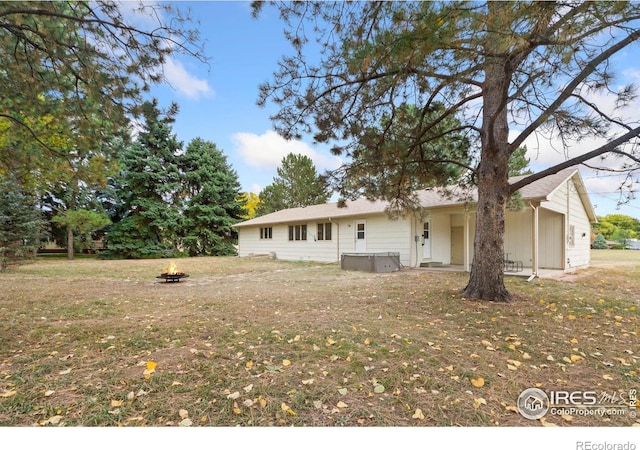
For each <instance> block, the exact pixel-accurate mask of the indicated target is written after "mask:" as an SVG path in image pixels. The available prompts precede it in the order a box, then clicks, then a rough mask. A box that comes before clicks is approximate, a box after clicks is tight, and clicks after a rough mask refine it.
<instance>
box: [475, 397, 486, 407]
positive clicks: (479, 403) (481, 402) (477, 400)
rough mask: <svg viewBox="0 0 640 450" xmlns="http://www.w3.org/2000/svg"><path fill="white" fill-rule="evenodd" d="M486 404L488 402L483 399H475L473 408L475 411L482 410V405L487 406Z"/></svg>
mask: <svg viewBox="0 0 640 450" xmlns="http://www.w3.org/2000/svg"><path fill="white" fill-rule="evenodd" d="M486 404H487V401H486V400H485V399H484V398H482V397H480V398H474V399H473V407H474V408H475V409H478V408H480V405H486Z"/></svg>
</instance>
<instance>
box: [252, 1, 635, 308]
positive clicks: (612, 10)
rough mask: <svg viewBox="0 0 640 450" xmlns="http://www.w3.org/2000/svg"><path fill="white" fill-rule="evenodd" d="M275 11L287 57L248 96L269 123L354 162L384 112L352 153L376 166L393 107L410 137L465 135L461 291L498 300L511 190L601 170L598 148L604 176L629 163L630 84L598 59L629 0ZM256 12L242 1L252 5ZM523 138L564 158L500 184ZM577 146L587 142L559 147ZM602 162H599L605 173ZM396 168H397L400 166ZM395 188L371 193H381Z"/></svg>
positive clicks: (624, 38)
mask: <svg viewBox="0 0 640 450" xmlns="http://www.w3.org/2000/svg"><path fill="white" fill-rule="evenodd" d="M275 5H276V7H277V8H278V9H279V12H280V14H281V17H282V18H283V23H284V27H285V36H286V37H288V38H289V40H290V42H291V44H292V54H291V55H285V56H284V57H283V58H282V59H281V61H280V63H279V65H278V68H277V69H276V71H275V73H274V75H273V79H272V80H271V81H268V82H266V83H264V84H263V85H262V86H261V89H260V95H259V99H258V103H259V104H266V103H267V102H274V103H275V104H276V105H278V106H279V110H278V111H277V112H276V113H275V114H274V116H273V117H272V119H273V121H274V124H275V126H276V129H277V131H278V132H279V133H281V134H282V135H284V136H285V137H289V138H292V137H301V136H302V135H306V134H309V135H313V136H314V138H315V140H316V141H317V142H322V143H332V144H333V145H334V147H333V149H334V152H335V153H337V154H342V155H344V156H345V157H346V158H345V159H346V160H347V161H352V163H353V164H357V163H358V162H359V161H358V149H359V148H360V143H361V142H362V141H363V140H364V139H365V138H366V135H367V133H368V132H370V130H371V127H372V126H375V125H376V124H383V123H385V120H386V123H387V126H384V127H379V129H378V133H379V136H378V139H377V140H372V139H369V140H368V141H367V142H368V143H369V144H371V146H370V147H368V151H367V155H366V156H367V159H371V158H377V159H379V160H380V161H386V160H388V158H386V157H385V156H386V155H387V154H388V150H389V149H388V148H387V147H385V142H387V138H390V139H391V140H392V141H393V134H394V133H395V132H397V130H399V129H401V128H402V126H403V125H402V122H401V121H402V118H403V114H402V112H403V111H405V110H406V108H407V107H408V105H415V107H416V111H417V114H418V118H420V120H416V121H413V122H411V123H412V124H413V125H414V126H413V127H412V128H413V129H412V133H411V137H412V140H413V142H415V143H416V144H420V146H422V144H426V143H429V142H432V143H433V142H436V141H438V140H440V139H442V137H443V136H447V135H453V134H454V133H461V134H463V135H465V136H466V138H467V139H468V142H469V143H470V148H469V152H468V154H467V155H465V156H464V158H463V159H462V160H460V159H458V160H457V161H456V162H457V163H458V165H460V166H461V167H462V168H464V169H465V170H463V171H461V173H460V175H461V179H460V180H459V182H461V183H462V182H466V183H469V184H472V185H475V186H477V193H478V201H477V205H476V209H475V214H476V231H477V232H476V234H475V242H474V258H475V259H474V262H473V264H472V266H471V274H470V278H469V283H468V284H467V286H466V288H465V289H464V290H463V292H462V295H464V296H465V297H468V298H480V299H485V300H496V301H506V300H508V299H509V298H510V294H509V292H508V291H507V290H506V288H505V285H504V273H503V271H502V261H503V258H504V249H503V246H504V222H505V211H506V205H507V201H508V199H509V197H510V195H511V194H512V193H513V192H515V191H517V190H518V189H520V188H521V187H523V186H526V185H527V184H529V183H531V182H533V181H535V180H537V179H540V178H543V177H545V176H547V175H550V174H553V173H557V172H558V171H560V170H562V169H564V168H567V167H572V166H575V165H576V164H580V163H588V164H589V165H591V166H597V165H603V164H602V163H603V162H604V161H603V160H602V158H601V157H602V156H603V155H611V156H612V158H613V159H615V161H613V162H615V163H616V164H615V167H614V169H615V170H621V171H627V172H628V173H633V172H634V171H635V172H637V170H638V169H639V168H640V155H638V153H637V152H638V150H637V149H638V148H639V147H638V146H637V144H638V141H637V136H638V135H639V134H640V125H639V124H638V120H637V118H633V117H625V115H624V113H625V110H624V107H625V106H626V105H628V104H629V102H630V101H631V100H633V99H634V97H635V93H636V91H635V88H634V87H633V86H632V85H627V86H622V87H618V85H617V84H616V83H615V77H614V76H613V75H614V74H613V72H612V70H613V67H614V66H613V64H612V63H611V60H612V58H613V57H615V56H617V55H619V54H620V53H621V52H622V51H624V50H625V49H626V48H628V47H629V46H631V45H634V44H635V43H636V42H637V40H638V38H639V37H640V26H638V25H639V21H640V4H638V3H634V2H572V1H565V2H530V1H517V2H492V1H489V2H466V1H464V2H463V1H447V2H286V3H285V2H279V3H275ZM263 7H264V3H262V2H254V13H255V14H256V15H259V13H260V10H261V9H262V8H263ZM596 96H598V97H599V98H600V99H604V100H602V101H597V100H598V98H597V97H596ZM607 104H610V105H614V108H613V109H611V108H607ZM438 105H442V106H441V107H439V106H438ZM534 135H538V136H539V137H540V138H548V137H553V138H556V137H558V138H560V139H561V140H562V142H563V145H564V147H565V150H566V153H567V155H568V156H567V157H566V158H565V161H563V162H560V163H559V164H556V165H554V166H553V167H549V168H548V169H545V170H542V171H540V172H537V173H534V174H531V175H528V176H526V177H523V178H522V179H520V180H519V181H518V182H516V183H514V184H511V185H510V184H509V181H508V178H509V161H510V159H511V155H513V154H514V152H516V151H517V149H518V148H520V147H521V146H522V145H523V144H524V143H525V141H526V140H527V139H528V138H530V137H532V136H534ZM587 138H590V139H587ZM592 138H602V139H606V143H604V144H601V143H600V142H599V141H598V140H596V139H592ZM376 142H377V144H376ZM578 142H579V143H580V145H581V147H582V149H584V148H586V147H589V146H591V148H590V149H587V151H585V152H581V153H580V154H579V155H571V152H570V148H571V147H572V145H575V144H576V143H578ZM433 151H434V149H430V151H429V153H430V154H433ZM436 154H437V153H436ZM612 158H608V160H607V165H606V167H605V168H609V169H611V168H612V164H613V163H612V161H611V159H612ZM412 159H414V160H415V159H418V160H419V159H420V155H419V154H415V155H413V156H412ZM400 162H402V167H403V168H404V169H405V170H408V169H409V166H408V164H409V163H410V160H407V161H406V162H405V161H400ZM467 162H469V164H467ZM352 163H351V162H348V163H347V165H349V164H352ZM393 163H394V164H396V161H393ZM416 175H417V176H419V174H416ZM396 192H397V191H394V190H388V191H386V192H380V193H379V196H380V197H382V198H387V199H393V197H394V196H396Z"/></svg>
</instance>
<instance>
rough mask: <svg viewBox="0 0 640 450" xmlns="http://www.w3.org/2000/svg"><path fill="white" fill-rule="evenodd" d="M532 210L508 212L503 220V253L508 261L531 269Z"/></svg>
mask: <svg viewBox="0 0 640 450" xmlns="http://www.w3.org/2000/svg"><path fill="white" fill-rule="evenodd" d="M532 230H533V210H532V209H531V208H526V209H523V210H521V211H515V212H512V211H508V212H507V215H506V219H505V233H504V252H505V253H508V254H509V259H511V260H513V261H522V264H523V265H524V266H525V267H531V264H532V260H533V252H532V244H533V234H532Z"/></svg>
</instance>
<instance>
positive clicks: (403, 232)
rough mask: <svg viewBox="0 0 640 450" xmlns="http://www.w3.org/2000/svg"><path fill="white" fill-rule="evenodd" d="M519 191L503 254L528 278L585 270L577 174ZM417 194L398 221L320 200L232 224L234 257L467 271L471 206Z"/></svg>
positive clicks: (373, 204)
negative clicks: (361, 259)
mask: <svg viewBox="0 0 640 450" xmlns="http://www.w3.org/2000/svg"><path fill="white" fill-rule="evenodd" d="M516 180H517V178H513V179H512V180H510V181H511V182H514V181H516ZM519 192H520V194H521V196H522V200H523V201H524V204H525V205H526V207H525V208H524V209H521V210H519V211H507V215H506V223H505V239H504V251H505V254H506V255H505V257H506V258H508V259H509V260H514V261H519V262H522V265H523V266H524V267H525V268H529V269H530V273H532V274H534V275H535V274H538V270H539V269H555V270H563V271H566V272H570V271H572V270H573V269H575V268H578V267H586V266H588V265H589V262H590V236H591V223H593V222H596V215H595V212H594V210H593V206H592V204H591V202H590V200H589V197H588V195H587V192H586V190H585V186H584V183H583V180H582V177H581V176H580V172H579V171H578V170H577V169H574V168H570V169H565V170H562V171H561V172H559V173H557V174H555V175H550V176H547V177H546V178H543V179H541V180H538V181H536V182H534V183H531V184H529V185H528V186H525V187H523V188H522V189H520V191H519ZM417 195H418V199H419V202H420V206H421V209H420V210H419V211H418V212H415V213H414V212H412V213H410V214H407V215H406V216H405V217H400V218H398V219H391V218H390V217H389V216H388V215H387V214H386V212H385V208H386V207H387V206H388V202H385V201H369V200H367V199H359V200H355V201H349V202H347V203H346V207H338V204H337V203H327V204H321V205H314V206H307V207H301V208H292V209H286V210H282V211H277V212H274V213H272V214H267V215H264V216H261V217H256V218H254V219H251V220H247V221H244V222H240V223H238V224H236V225H235V227H236V228H237V230H238V252H239V256H241V257H244V256H251V255H256V254H271V255H272V256H274V257H276V258H278V259H283V260H303V261H318V262H340V260H341V255H342V254H347V253H380V252H397V253H399V254H400V261H401V263H402V265H403V266H405V267H419V266H421V265H428V264H429V263H433V264H434V265H436V264H442V265H449V266H459V268H460V269H462V270H465V271H469V270H470V267H471V263H472V261H473V241H474V235H475V211H474V208H475V203H474V202H473V201H471V202H468V201H467V202H465V201H461V200H459V199H457V198H456V196H453V197H451V196H448V195H444V193H443V191H442V190H440V189H429V190H423V191H419V192H417ZM472 198H473V197H472ZM475 198H477V197H475ZM529 269H528V270H527V272H529Z"/></svg>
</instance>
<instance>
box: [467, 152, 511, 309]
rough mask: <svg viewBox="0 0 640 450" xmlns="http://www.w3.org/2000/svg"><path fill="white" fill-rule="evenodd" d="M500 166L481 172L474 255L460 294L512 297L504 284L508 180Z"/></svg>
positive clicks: (477, 296) (504, 298) (502, 298)
mask: <svg viewBox="0 0 640 450" xmlns="http://www.w3.org/2000/svg"><path fill="white" fill-rule="evenodd" d="M487 165H489V164H487ZM492 166H493V165H492ZM499 169H500V168H499V167H490V168H488V169H487V170H485V172H487V173H484V174H482V175H480V176H481V181H480V183H479V187H478V210H477V213H476V235H475V242H474V258H473V265H472V267H471V274H470V276H469V283H468V284H467V286H466V287H465V289H464V291H463V296H464V297H466V298H473V299H481V300H488V301H500V302H506V301H509V299H510V298H511V296H510V294H509V292H508V291H507V289H506V287H505V285H504V219H505V210H506V208H505V207H506V201H507V199H508V183H507V181H506V180H507V176H506V174H501V173H500V172H501V171H500V170H499Z"/></svg>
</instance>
